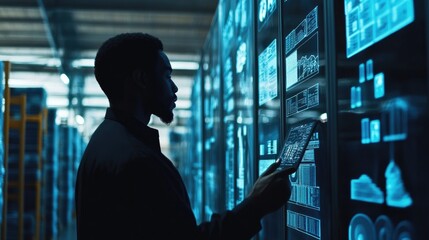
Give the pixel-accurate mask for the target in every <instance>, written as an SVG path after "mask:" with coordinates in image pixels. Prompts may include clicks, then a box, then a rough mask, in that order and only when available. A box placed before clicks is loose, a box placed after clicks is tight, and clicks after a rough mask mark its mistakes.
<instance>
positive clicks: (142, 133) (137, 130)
mask: <svg viewBox="0 0 429 240" xmlns="http://www.w3.org/2000/svg"><path fill="white" fill-rule="evenodd" d="M105 119H110V120H113V121H117V122H120V123H121V124H122V125H124V126H125V128H126V129H127V130H128V131H129V132H130V133H131V134H132V135H133V136H134V137H136V138H137V139H138V140H140V141H142V142H143V143H145V144H146V145H148V146H149V147H150V148H152V149H153V150H156V151H161V148H160V145H159V134H158V130H156V129H153V128H150V127H148V126H147V125H145V124H143V123H142V122H140V121H138V120H137V119H136V118H135V117H132V116H127V115H126V114H124V113H120V112H119V111H114V110H113V109H111V108H107V110H106V116H105Z"/></svg>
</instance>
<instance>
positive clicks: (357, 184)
mask: <svg viewBox="0 0 429 240" xmlns="http://www.w3.org/2000/svg"><path fill="white" fill-rule="evenodd" d="M384 176H385V178H386V200H385V198H384V197H385V195H384V193H383V191H382V190H381V189H380V188H379V187H378V186H377V185H376V184H375V183H374V182H373V180H372V179H371V178H370V177H369V176H368V175H366V174H362V175H361V176H360V177H359V178H358V179H352V180H351V184H350V193H351V196H350V198H351V199H352V200H356V201H363V202H370V203H375V204H383V203H384V202H386V205H387V206H390V207H396V208H407V207H409V206H411V205H412V204H413V199H412V198H411V196H410V194H409V193H408V191H407V190H406V189H405V185H404V182H403V180H402V173H401V169H400V168H399V167H398V165H397V164H396V163H395V161H394V160H391V161H390V162H389V164H388V165H387V167H386V171H385V173H384Z"/></svg>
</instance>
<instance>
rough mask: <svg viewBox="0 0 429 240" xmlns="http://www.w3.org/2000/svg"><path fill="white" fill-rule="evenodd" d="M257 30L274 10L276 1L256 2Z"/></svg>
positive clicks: (264, 0)
mask: <svg viewBox="0 0 429 240" xmlns="http://www.w3.org/2000/svg"><path fill="white" fill-rule="evenodd" d="M258 2H259V3H258V8H259V12H258V29H259V30H260V29H261V28H262V27H263V26H264V24H265V23H266V22H267V21H268V19H269V18H270V17H271V15H272V14H273V12H274V11H275V10H276V6H277V1H276V0H259V1H258Z"/></svg>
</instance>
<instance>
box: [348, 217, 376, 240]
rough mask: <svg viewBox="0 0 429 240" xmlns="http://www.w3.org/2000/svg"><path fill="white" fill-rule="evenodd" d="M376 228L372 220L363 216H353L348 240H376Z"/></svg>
mask: <svg viewBox="0 0 429 240" xmlns="http://www.w3.org/2000/svg"><path fill="white" fill-rule="evenodd" d="M376 239H377V238H376V233H375V227H374V224H373V223H372V221H371V219H370V218H369V217H368V216H367V215H365V214H363V213H358V214H356V215H354V216H353V218H352V220H351V221H350V224H349V238H348V240H376Z"/></svg>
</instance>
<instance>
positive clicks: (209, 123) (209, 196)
mask: <svg viewBox="0 0 429 240" xmlns="http://www.w3.org/2000/svg"><path fill="white" fill-rule="evenodd" d="M213 19H214V20H213V22H214V23H216V21H218V15H215V17H214V18H213ZM218 28H219V26H218V24H213V25H212V28H211V31H210V32H209V35H208V40H207V42H206V45H205V48H204V54H203V78H204V171H205V173H204V185H205V187H204V219H205V220H210V218H211V215H212V214H213V213H218V212H221V211H223V210H224V194H219V193H223V192H224V187H223V185H222V184H220V183H222V182H223V180H222V177H223V176H224V175H223V167H224V165H223V164H221V163H219V159H222V158H223V156H222V154H221V149H222V144H223V142H222V141H221V139H222V138H221V120H222V119H220V118H221V110H222V103H221V101H220V100H221V99H222V95H221V94H222V91H221V71H220V69H221V65H220V61H221V59H220V36H219V31H218Z"/></svg>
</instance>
